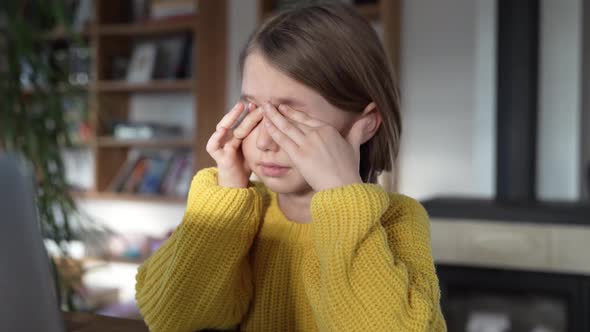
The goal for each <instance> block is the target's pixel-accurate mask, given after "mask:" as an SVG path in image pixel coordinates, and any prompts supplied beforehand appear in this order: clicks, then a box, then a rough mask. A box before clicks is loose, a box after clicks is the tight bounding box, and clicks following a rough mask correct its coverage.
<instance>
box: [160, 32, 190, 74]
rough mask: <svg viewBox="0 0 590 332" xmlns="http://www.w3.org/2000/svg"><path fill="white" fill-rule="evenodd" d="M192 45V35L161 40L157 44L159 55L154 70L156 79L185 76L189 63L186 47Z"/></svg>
mask: <svg viewBox="0 0 590 332" xmlns="http://www.w3.org/2000/svg"><path fill="white" fill-rule="evenodd" d="M189 43H190V35H179V36H174V37H168V38H163V39H160V40H159V41H158V42H157V45H158V53H157V56H156V65H155V68H154V78H157V79H175V78H181V77H183V76H184V75H185V73H184V72H185V71H186V67H187V66H186V64H184V63H183V61H187V59H186V58H187V56H186V54H185V53H186V47H187V45H188V44H189Z"/></svg>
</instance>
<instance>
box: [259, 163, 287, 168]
mask: <svg viewBox="0 0 590 332" xmlns="http://www.w3.org/2000/svg"><path fill="white" fill-rule="evenodd" d="M259 164H260V166H264V167H276V168H289V167H288V166H283V165H279V164H275V163H266V162H261V163H259Z"/></svg>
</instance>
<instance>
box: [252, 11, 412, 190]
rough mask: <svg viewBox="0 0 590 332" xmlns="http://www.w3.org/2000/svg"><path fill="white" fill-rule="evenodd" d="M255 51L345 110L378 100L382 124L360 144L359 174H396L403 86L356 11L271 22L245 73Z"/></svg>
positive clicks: (370, 177)
mask: <svg viewBox="0 0 590 332" xmlns="http://www.w3.org/2000/svg"><path fill="white" fill-rule="evenodd" d="M253 51H257V52H260V54H261V55H262V56H263V57H264V58H265V59H266V60H267V61H268V62H269V63H271V64H272V65H273V66H275V68H277V69H279V70H281V71H282V72H284V73H285V74H286V75H288V76H289V77H291V78H293V79H295V80H296V81H298V82H300V83H302V84H304V85H305V86H307V87H309V88H311V89H313V90H314V91H316V92H318V93H319V94H320V95H321V96H322V97H324V98H325V99H326V100H327V101H328V102H329V103H331V104H332V105H334V106H335V107H337V108H340V109H342V110H344V111H347V112H356V113H360V112H362V111H363V110H364V109H365V107H366V106H367V105H368V104H369V103H371V102H375V104H376V106H377V111H378V112H379V113H380V114H381V116H382V118H383V123H382V125H381V126H380V128H379V129H378V130H377V132H376V134H375V136H373V137H372V138H371V139H370V140H369V141H367V142H366V143H365V144H363V145H362V146H361V156H360V157H361V161H360V176H361V178H362V179H363V181H364V182H365V183H377V176H378V175H379V174H380V173H381V172H382V171H384V170H385V171H391V169H392V167H393V164H394V161H395V158H396V157H397V154H398V151H399V140H400V135H401V119H400V110H399V91H398V85H397V82H396V80H395V79H394V75H393V69H392V68H391V65H390V63H389V61H388V58H387V56H386V54H385V51H384V49H383V46H382V45H381V42H380V40H379V37H378V36H377V34H376V33H375V30H374V29H373V28H372V27H371V25H370V24H369V22H367V20H365V19H364V18H363V17H362V16H361V15H360V14H358V13H357V12H356V10H355V9H354V8H353V7H351V6H348V5H343V4H320V5H306V6H302V7H296V8H294V9H291V10H288V11H284V12H281V13H279V14H277V15H276V16H273V17H271V18H269V19H268V20H266V21H265V22H264V23H263V24H262V25H261V26H260V27H259V28H258V29H257V30H256V31H254V33H253V34H252V35H251V36H250V39H249V40H248V42H247V44H246V46H245V47H244V49H243V51H242V53H241V55H240V72H241V73H242V72H243V69H244V62H245V60H246V57H247V56H248V54H250V53H252V52H253Z"/></svg>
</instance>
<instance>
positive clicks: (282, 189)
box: [254, 172, 312, 194]
mask: <svg viewBox="0 0 590 332" xmlns="http://www.w3.org/2000/svg"><path fill="white" fill-rule="evenodd" d="M254 174H256V177H257V178H258V179H260V181H261V182H262V183H264V185H265V186H266V187H267V188H268V189H270V190H272V191H273V192H275V193H277V194H293V193H306V192H309V191H310V190H312V189H311V187H310V186H309V185H308V184H307V182H305V181H304V180H299V181H298V179H294V178H293V176H285V177H269V176H264V175H262V174H259V173H256V172H255V173H254Z"/></svg>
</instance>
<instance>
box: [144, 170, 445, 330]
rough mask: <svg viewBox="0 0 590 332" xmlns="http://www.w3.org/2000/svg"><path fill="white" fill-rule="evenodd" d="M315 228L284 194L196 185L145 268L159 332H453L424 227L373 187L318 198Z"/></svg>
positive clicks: (405, 204) (204, 181) (413, 210)
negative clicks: (282, 199)
mask: <svg viewBox="0 0 590 332" xmlns="http://www.w3.org/2000/svg"><path fill="white" fill-rule="evenodd" d="M310 212H311V217H312V223H310V224H299V223H295V222H293V221H290V220H288V219H287V218H286V217H285V215H284V214H283V213H282V212H281V210H280V208H279V206H278V203H277V199H276V193H274V192H272V191H270V190H268V189H267V188H266V187H265V186H264V185H263V184H262V183H260V182H250V183H249V186H248V188H226V187H221V186H219V185H218V184H217V169H216V168H206V169H203V170H201V171H199V172H198V173H197V175H196V176H195V177H194V178H193V182H192V184H191V189H190V193H189V196H188V203H187V208H186V213H185V215H184V218H183V220H182V223H181V224H180V226H178V228H177V229H176V231H175V232H174V234H173V235H172V236H171V237H170V239H168V240H167V241H166V242H165V243H164V245H163V246H162V247H161V248H160V249H159V250H158V251H156V252H155V253H154V254H153V255H152V256H151V257H150V258H149V259H148V260H147V261H145V263H144V264H143V265H142V266H141V267H140V268H139V270H138V273H137V277H136V279H137V284H136V291H137V293H136V299H137V303H138V306H139V308H140V311H141V314H142V315H143V318H144V320H145V322H146V323H147V325H148V326H149V328H150V330H151V331H195V330H199V329H204V328H215V329H229V328H238V329H239V330H241V331H270V332H272V331H306V332H307V331H363V332H369V331H371V332H374V331H445V330H446V326H445V321H444V319H443V316H442V314H441V310H440V304H439V302H440V291H439V287H438V279H437V277H436V273H435V268H434V265H433V260H432V255H431V249H430V234H429V224H428V216H427V214H426V211H425V210H424V209H423V207H422V206H421V205H420V204H419V203H418V202H416V201H415V200H413V199H411V198H408V197H406V196H403V195H398V194H388V193H386V192H385V191H384V190H383V189H382V188H381V187H380V186H378V185H374V184H351V185H347V186H343V187H339V188H334V189H330V190H325V191H321V192H318V193H316V194H315V195H314V196H313V198H312V201H311V210H310Z"/></svg>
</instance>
